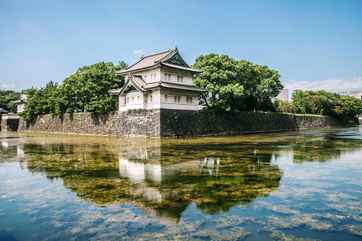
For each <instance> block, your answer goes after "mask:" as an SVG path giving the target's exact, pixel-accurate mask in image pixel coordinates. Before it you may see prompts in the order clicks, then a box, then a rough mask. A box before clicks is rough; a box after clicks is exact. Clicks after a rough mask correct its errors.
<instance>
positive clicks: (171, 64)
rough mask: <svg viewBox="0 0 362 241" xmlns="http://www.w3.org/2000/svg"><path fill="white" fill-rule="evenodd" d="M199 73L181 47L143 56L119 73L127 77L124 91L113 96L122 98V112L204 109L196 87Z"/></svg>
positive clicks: (199, 90)
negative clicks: (179, 50)
mask: <svg viewBox="0 0 362 241" xmlns="http://www.w3.org/2000/svg"><path fill="white" fill-rule="evenodd" d="M198 72H199V71H198V70H196V69H193V68H191V67H190V66H189V65H188V64H187V63H186V62H185V60H184V59H183V58H182V56H181V55H180V53H179V52H178V50H177V48H175V49H171V50H167V51H164V52H160V53H156V54H151V55H148V56H144V57H142V58H141V59H140V60H139V61H137V62H136V63H135V64H133V65H131V66H129V67H128V68H127V69H125V70H121V71H119V72H118V73H117V74H118V75H121V76H124V77H125V80H126V82H125V85H124V86H123V87H122V88H121V89H117V90H112V91H111V94H113V95H117V96H118V99H119V111H127V110H131V109H176V110H200V109H201V108H202V106H201V105H200V104H199V96H200V93H201V92H203V91H204V90H202V89H200V88H197V87H196V86H194V85H193V83H192V79H193V76H194V75H195V74H197V73H198Z"/></svg>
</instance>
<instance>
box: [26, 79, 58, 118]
mask: <svg viewBox="0 0 362 241" xmlns="http://www.w3.org/2000/svg"><path fill="white" fill-rule="evenodd" d="M25 94H26V95H27V102H26V104H25V108H24V111H23V113H22V116H24V118H25V119H26V120H29V121H31V120H34V118H35V117H36V116H37V115H42V114H49V113H52V114H55V113H56V109H57V105H58V103H57V100H58V85H57V84H56V83H55V82H52V81H50V82H49V83H47V84H46V86H45V87H43V88H41V89H35V88H32V89H29V90H27V91H26V92H25Z"/></svg>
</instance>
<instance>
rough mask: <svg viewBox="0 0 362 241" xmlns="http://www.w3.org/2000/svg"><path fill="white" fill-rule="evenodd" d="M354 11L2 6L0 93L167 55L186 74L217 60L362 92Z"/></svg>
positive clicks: (262, 5)
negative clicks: (205, 59) (82, 70)
mask: <svg viewBox="0 0 362 241" xmlns="http://www.w3.org/2000/svg"><path fill="white" fill-rule="evenodd" d="M361 11H362V1H359V0H325V1H324V0H304V1H297V0H295V1H293V0H285V1H282V0H280V1H278V0H273V1H269V0H265V1H262V0H253V1H241V0H239V1H236V0H235V1H232V0H229V1H212V0H208V1H206V0H198V1H195V0H193V1H191V0H189V1H186V0H185V1H181V0H178V1H170V0H169V1H161V0H154V1H151V0H148V1H141V0H139V1H121V0H118V1H90V0H88V1H82V0H78V1H74V0H48V1H46V0H43V1H40V0H23V1H19V0H0V24H1V25H0V57H1V58H0V88H10V89H18V90H19V89H23V88H29V87H31V86H37V87H39V86H42V85H44V84H45V83H46V82H47V81H50V80H54V81H61V80H63V79H64V78H65V77H66V76H67V75H69V74H70V73H72V72H74V71H75V70H76V69H77V68H78V67H80V66H82V65H88V64H92V63H95V62H98V61H113V62H117V61H119V60H124V61H126V62H128V63H132V62H133V61H135V60H136V55H137V54H139V53H140V52H142V53H145V54H147V53H152V52H154V51H159V50H164V49H168V48H172V47H174V46H177V47H178V48H179V50H180V51H181V54H182V55H183V56H184V57H185V59H186V60H187V61H188V62H189V63H190V64H192V63H193V62H194V60H195V58H196V57H197V56H198V55H200V54H203V53H211V52H214V53H222V54H228V55H231V56H233V57H235V58H241V59H247V60H250V61H253V62H255V63H258V64H265V65H268V66H270V67H272V68H275V69H277V70H279V71H280V73H281V75H282V80H283V82H284V83H286V84H287V85H288V83H293V84H294V85H298V83H301V84H303V85H306V84H308V83H314V85H315V84H316V83H319V81H323V83H326V80H329V81H330V83H331V85H329V84H327V86H332V85H333V84H332V83H334V85H335V87H336V88H338V86H340V84H337V83H341V82H342V83H345V84H346V86H347V87H346V88H349V86H350V87H353V86H356V84H357V85H360V87H361V88H362V14H361ZM327 83H329V82H328V81H327ZM347 83H349V84H347ZM317 85H318V84H317Z"/></svg>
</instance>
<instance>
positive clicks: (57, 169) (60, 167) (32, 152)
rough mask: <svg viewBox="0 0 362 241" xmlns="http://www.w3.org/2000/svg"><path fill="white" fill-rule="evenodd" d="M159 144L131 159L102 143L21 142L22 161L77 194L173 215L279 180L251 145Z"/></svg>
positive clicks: (235, 199)
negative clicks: (60, 179)
mask: <svg viewBox="0 0 362 241" xmlns="http://www.w3.org/2000/svg"><path fill="white" fill-rule="evenodd" d="M139 148H140V147H139ZM159 148H160V151H158V152H154V151H153V152H152V153H156V157H155V156H152V155H154V154H150V153H148V154H147V155H141V157H142V158H140V159H137V158H136V156H131V158H130V153H135V152H132V151H128V152H125V151H124V150H122V151H119V152H118V153H117V152H114V151H113V150H108V149H107V147H106V146H105V145H66V144H58V145H57V144H53V145H35V144H25V145H24V152H25V154H26V157H27V158H26V161H25V162H24V163H23V165H25V166H26V167H27V168H28V169H29V170H31V171H33V172H42V173H46V175H47V176H48V177H49V178H62V179H63V180H64V185H65V186H66V187H67V188H70V189H71V190H73V191H74V192H76V193H77V195H78V196H79V197H81V198H82V199H85V200H89V201H92V202H95V203H97V204H99V205H107V204H110V203H115V202H121V203H122V202H125V203H126V202H128V203H129V202H132V203H136V205H138V206H141V207H143V208H145V209H147V210H148V211H150V212H153V213H155V214H157V215H159V216H166V217H167V218H171V219H173V220H178V219H179V217H180V215H181V213H182V212H183V211H184V210H185V208H186V207H187V206H188V205H189V204H190V203H191V202H195V203H196V205H197V206H198V207H199V208H200V209H201V210H203V211H205V212H208V213H214V212H219V211H227V210H228V209H229V208H230V207H232V206H234V205H236V204H238V203H243V202H250V201H252V200H254V199H255V198H256V197H258V196H263V195H267V194H268V193H270V192H271V191H272V190H274V189H275V188H277V187H278V185H279V180H280V177H281V173H280V170H279V169H278V167H277V166H275V165H272V164H271V163H270V160H271V156H272V154H271V153H270V151H266V152H264V151H263V152H262V151H257V150H256V149H255V146H247V145H246V146H244V147H243V148H240V146H239V148H236V146H235V145H221V146H220V145H210V146H209V148H206V147H205V146H204V145H199V146H197V145H190V146H182V147H179V146H165V147H159ZM146 150H147V148H146ZM147 151H149V150H147ZM119 153H121V154H120V156H119ZM157 153H158V157H157ZM137 155H138V154H137ZM145 158H146V159H145ZM180 160H181V161H180ZM120 177H121V178H120Z"/></svg>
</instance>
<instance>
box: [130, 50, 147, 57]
mask: <svg viewBox="0 0 362 241" xmlns="http://www.w3.org/2000/svg"><path fill="white" fill-rule="evenodd" d="M144 53H145V51H144V50H143V49H136V50H133V54H134V55H135V56H136V58H137V59H139V58H141V57H142V56H143V55H144Z"/></svg>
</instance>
